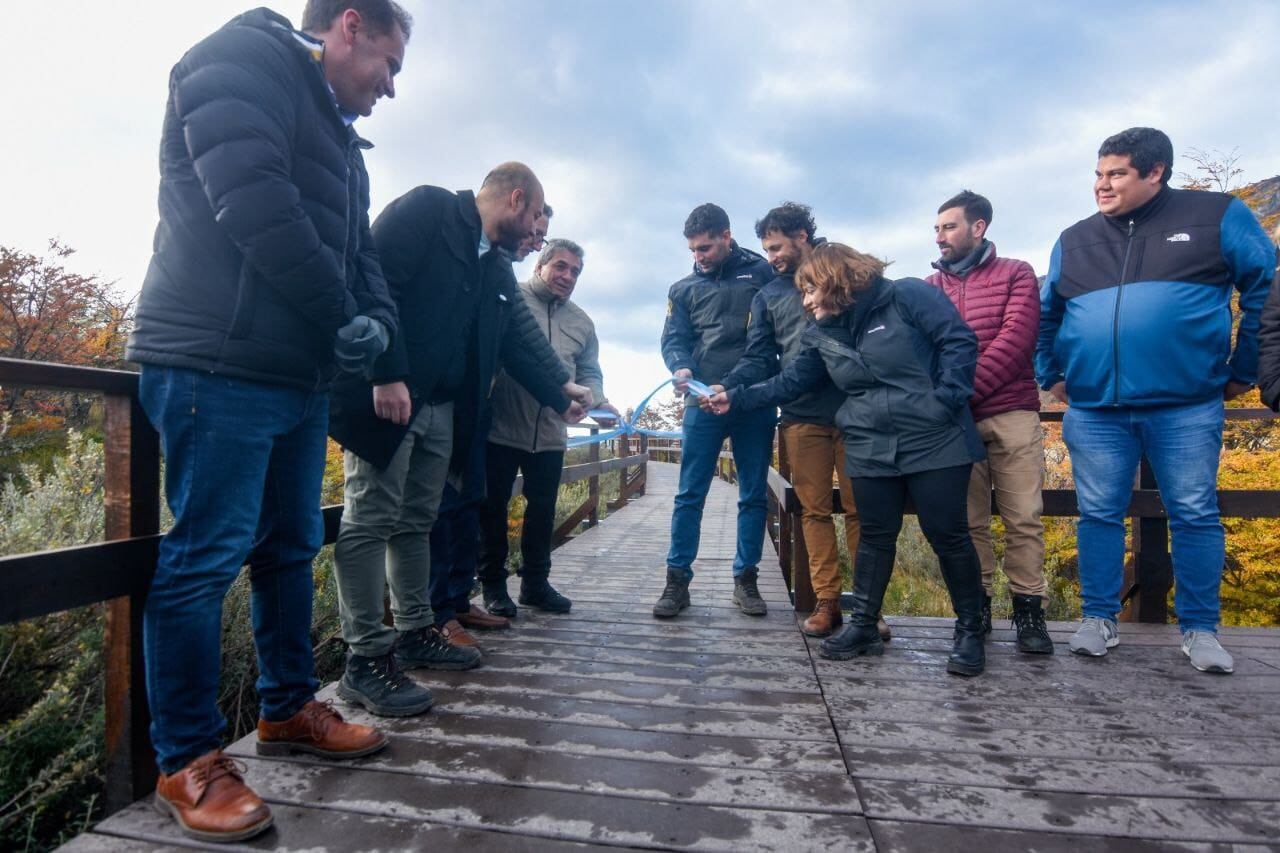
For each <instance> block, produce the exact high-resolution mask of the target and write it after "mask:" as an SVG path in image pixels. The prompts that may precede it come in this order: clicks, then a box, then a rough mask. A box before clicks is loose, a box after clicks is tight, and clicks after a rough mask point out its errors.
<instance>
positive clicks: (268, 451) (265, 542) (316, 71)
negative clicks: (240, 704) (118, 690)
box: [128, 0, 410, 841]
mask: <svg viewBox="0 0 1280 853" xmlns="http://www.w3.org/2000/svg"><path fill="white" fill-rule="evenodd" d="M409 27H410V19H409V16H408V15H407V14H406V13H405V12H404V10H403V9H401V8H400V7H399V6H398V5H396V4H395V3H393V2H390V1H389V0H349V2H334V0H310V2H308V4H307V7H306V10H305V11H304V13H303V30H302V31H296V30H294V29H293V27H292V26H291V25H290V23H289V22H288V21H287V20H286V19H284V18H282V17H280V16H279V15H277V14H275V13H274V12H271V11H270V10H267V9H256V10H254V11H251V12H247V13H245V14H243V15H240V16H239V17H237V18H235V19H234V20H232V21H231V22H230V23H229V24H227V25H226V26H225V27H223V28H222V29H221V30H219V31H218V32H216V33H214V34H213V35H211V36H209V37H208V38H206V39H205V40H204V41H202V42H200V43H199V44H197V45H196V46H195V47H193V48H192V49H191V50H190V51H188V52H187V54H186V55H185V56H184V57H183V58H182V59H181V60H180V61H179V62H178V64H177V65H176V66H174V68H173V71H172V73H171V75H170V80H169V101H168V105H167V107H166V110H165V119H164V129H163V135H162V139H161V157H160V167H161V183H160V225H159V228H158V229H157V231H156V237H155V246H154V254H153V256H152V259H151V265H150V267H149V269H148V271H147V276H146V279H145V281H144V282H143V286H142V294H141V297H140V299H139V303H138V317H137V328H136V330H135V332H134V333H133V335H132V336H131V338H130V340H129V348H128V357H129V358H130V359H132V360H133V361H136V362H139V363H141V365H142V373H141V378H140V382H139V396H140V399H141V402H142V405H143V407H144V409H145V410H146V413H147V416H148V417H149V418H150V419H151V422H152V423H153V424H154V425H155V427H156V429H157V430H158V432H159V433H160V438H161V441H162V443H163V446H164V453H165V458H166V463H167V468H166V486H167V493H168V501H169V506H170V508H171V509H172V510H173V515H174V526H173V528H172V529H171V530H170V531H169V533H168V534H167V535H166V536H165V538H164V540H163V542H162V544H161V546H160V555H159V561H158V565H157V568H156V574H155V579H154V581H153V582H152V586H151V590H150V594H149V597H148V600H147V609H146V614H145V630H144V643H145V664H146V673H147V694H148V698H149V700H150V703H151V712H152V719H153V723H152V727H151V735H152V741H153V743H154V745H155V749H156V755H157V761H158V763H159V766H160V771H161V776H160V780H159V782H158V784H157V791H156V797H157V803H158V804H159V805H161V806H162V807H164V808H165V809H166V810H167V811H168V812H169V813H171V814H172V815H173V816H174V818H175V819H176V820H177V821H178V823H179V825H180V826H181V828H182V830H183V831H184V832H185V833H187V834H188V835H191V836H193V837H197V838H200V839H202V840H206V841H235V840H241V839H244V838H248V837H251V836H253V835H256V834H257V833H259V832H261V831H262V830H264V829H266V827H268V826H269V825H270V824H271V813H270V811H269V810H268V809H267V807H266V805H264V804H263V803H262V801H261V800H260V799H259V798H258V797H257V796H256V795H255V794H254V793H253V791H251V790H250V789H249V788H248V787H247V786H246V785H245V784H244V781H243V779H242V778H241V777H240V774H239V772H238V771H237V769H236V766H235V765H234V764H233V763H232V762H231V760H230V759H228V758H226V757H224V756H223V755H222V753H221V752H220V751H219V745H220V742H221V736H222V732H223V729H224V727H225V721H224V720H223V718H222V716H221V715H220V714H219V712H218V708H217V695H218V672H219V664H218V660H219V649H218V646H219V641H220V638H221V626H222V599H223V596H224V595H225V594H226V591H227V589H228V587H229V586H230V585H231V582H232V581H233V580H234V579H235V577H236V575H237V574H239V571H240V568H241V566H243V565H244V564H245V563H248V564H249V568H250V579H251V581H252V585H253V629H254V638H255V642H256V645H257V649H258V663H259V669H260V672H261V675H260V677H259V679H258V683H257V687H258V693H259V696H260V697H261V720H260V722H259V726H258V738H259V745H258V748H259V751H260V752H264V753H271V754H286V753H288V752H292V751H295V750H302V751H308V752H313V753H319V754H323V755H328V756H330V757H356V756H359V755H367V754H369V753H371V752H374V751H376V750H378V749H381V748H382V747H383V746H384V745H385V744H386V738H385V737H384V736H383V735H382V734H381V733H379V732H377V731H376V730H374V729H371V728H368V727H367V726H356V725H352V724H349V723H345V722H343V720H342V718H341V717H339V716H338V715H337V713H336V712H334V711H333V709H332V708H330V707H329V706H327V705H324V704H321V703H319V702H316V701H315V690H316V687H317V683H316V680H315V677H314V672H313V670H314V667H313V661H312V653H311V636H310V630H311V596H312V589H313V581H312V575H311V561H312V559H313V558H314V557H315V554H316V551H317V550H318V549H319V547H320V544H321V542H322V541H323V536H324V526H323V520H322V518H321V515H320V485H321V477H322V474H323V471H324V460H325V441H326V439H325V433H326V426H327V423H328V398H327V394H326V386H327V384H328V381H329V379H330V378H331V377H332V376H333V375H334V374H335V373H336V372H337V370H338V369H339V368H345V369H349V370H354V371H362V370H364V369H367V368H368V367H369V366H371V365H372V363H373V359H374V358H376V357H377V355H378V354H379V353H381V352H382V350H383V349H385V347H386V345H387V342H388V340H389V339H390V337H391V336H392V335H394V334H395V331H396V318H395V309H394V305H393V304H392V302H391V300H390V298H389V296H388V294H387V290H386V284H385V282H384V280H383V276H382V271H381V268H380V266H379V263H378V258H377V255H376V253H375V252H374V249H373V244H372V241H371V239H370V236H369V220H368V206H369V182H368V177H367V175H366V173H365V168H364V162H363V160H362V156H361V150H362V149H363V148H366V147H368V143H365V142H364V141H363V140H361V139H360V138H359V137H358V136H357V135H356V133H355V131H354V129H353V128H352V127H351V125H352V122H354V120H355V119H356V117H357V116H360V115H363V116H367V115H369V114H370V113H371V112H372V110H373V106H374V103H375V102H376V101H377V99H378V98H379V97H382V96H384V95H385V96H388V97H391V96H394V94H395V87H394V83H393V80H392V78H393V75H394V74H395V73H396V72H397V71H399V69H400V65H401V63H402V61H403V59H404V46H405V41H406V39H407V38H408V36H409Z"/></svg>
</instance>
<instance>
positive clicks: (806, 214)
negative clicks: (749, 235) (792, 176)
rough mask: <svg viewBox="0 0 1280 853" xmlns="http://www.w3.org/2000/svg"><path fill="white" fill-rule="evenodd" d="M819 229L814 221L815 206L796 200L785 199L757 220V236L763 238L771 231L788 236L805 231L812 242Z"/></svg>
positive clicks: (805, 234)
mask: <svg viewBox="0 0 1280 853" xmlns="http://www.w3.org/2000/svg"><path fill="white" fill-rule="evenodd" d="M817 230H818V226H817V224H816V223H814V221H813V208H811V207H809V205H807V204H799V203H797V202H794V201H784V202H783V203H782V204H780V205H778V206H777V207H775V208H774V209H773V210H771V211H769V212H768V213H766V214H765V215H764V217H763V218H762V219H758V220H756V236H757V237H759V238H760V239H761V240H763V239H764V237H765V235H766V234H768V233H769V232H770V231H779V232H781V233H783V234H785V235H786V236H788V237H795V236H796V235H797V234H799V233H800V232H801V231H803V232H804V236H806V237H808V238H809V242H810V243H812V242H813V235H814V232H816V231H817Z"/></svg>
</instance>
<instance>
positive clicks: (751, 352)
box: [720, 290, 781, 388]
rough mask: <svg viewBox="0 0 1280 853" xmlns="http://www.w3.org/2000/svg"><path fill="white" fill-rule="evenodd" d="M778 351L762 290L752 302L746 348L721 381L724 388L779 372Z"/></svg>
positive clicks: (767, 305) (771, 320)
mask: <svg viewBox="0 0 1280 853" xmlns="http://www.w3.org/2000/svg"><path fill="white" fill-rule="evenodd" d="M780 354H781V350H780V349H779V347H778V339H777V337H776V336H775V334H774V326H773V314H772V313H771V312H770V311H769V300H768V299H767V298H766V297H765V295H764V291H763V290H761V291H759V292H758V293H756V295H755V297H754V298H753V299H752V300H751V319H750V322H749V323H748V325H747V349H746V351H745V352H744V353H743V354H742V358H740V359H738V363H737V364H735V365H734V366H733V369H732V370H730V371H729V372H728V373H727V374H725V377H724V379H722V380H720V384H722V385H723V386H724V387H725V388H737V387H738V386H739V385H754V384H755V383H757V382H763V381H764V380H766V379H768V378H769V377H770V376H772V375H773V374H775V373H777V372H778V357H779V355H780Z"/></svg>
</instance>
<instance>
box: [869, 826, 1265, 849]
mask: <svg viewBox="0 0 1280 853" xmlns="http://www.w3.org/2000/svg"><path fill="white" fill-rule="evenodd" d="M868 823H869V824H870V826H871V834H872V836H873V837H874V838H875V842H876V846H877V847H878V849H880V850H961V851H968V850H981V851H983V853H1027V851H1029V850H1034V851H1036V853H1245V851H1249V850H1254V849H1257V850H1262V849H1263V848H1261V847H1257V848H1254V847H1252V846H1249V845H1238V844H1219V843H1209V842H1200V843H1194V842H1186V841H1170V840H1168V839H1161V840H1160V841H1146V840H1142V839H1138V838H1119V837H1117V836H1114V835H1061V834H1050V833H1046V832H1028V831H1020V830H1009V829H995V828H992V827H988V826H960V825H956V824H935V823H919V822H914V821H913V822H907V821H896V820H871V821H868ZM1267 849H1274V848H1267Z"/></svg>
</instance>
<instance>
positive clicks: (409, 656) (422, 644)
mask: <svg viewBox="0 0 1280 853" xmlns="http://www.w3.org/2000/svg"><path fill="white" fill-rule="evenodd" d="M395 656H396V665H397V666H399V667H400V668H401V669H419V668H422V669H445V670H459V669H472V668H474V667H477V666H479V665H480V650H479V649H477V648H475V647H474V646H472V647H467V646H455V645H453V644H452V643H450V642H449V641H448V640H447V639H445V636H444V632H442V631H441V630H440V629H439V628H437V627H436V626H435V625H428V626H427V627H425V628H414V629H413V630H411V631H405V632H404V633H403V634H401V635H400V636H399V638H397V639H396V649H395Z"/></svg>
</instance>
